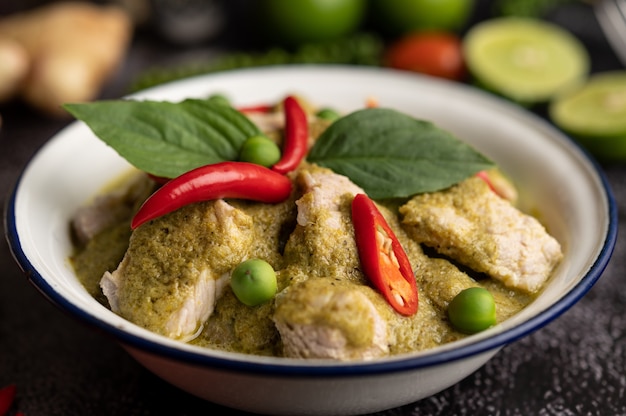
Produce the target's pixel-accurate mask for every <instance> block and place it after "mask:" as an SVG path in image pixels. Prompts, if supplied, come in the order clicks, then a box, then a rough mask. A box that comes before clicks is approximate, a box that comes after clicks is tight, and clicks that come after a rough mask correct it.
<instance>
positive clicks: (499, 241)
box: [400, 178, 563, 293]
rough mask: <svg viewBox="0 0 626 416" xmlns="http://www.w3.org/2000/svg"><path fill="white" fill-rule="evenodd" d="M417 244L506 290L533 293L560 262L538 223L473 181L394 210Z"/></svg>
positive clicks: (553, 242) (480, 182)
mask: <svg viewBox="0 0 626 416" xmlns="http://www.w3.org/2000/svg"><path fill="white" fill-rule="evenodd" d="M400 213H401V215H402V216H403V220H402V223H403V225H404V227H405V229H406V230H407V232H408V233H409V235H410V236H411V237H412V238H414V239H415V240H416V241H417V242H419V243H422V244H425V245H427V246H430V247H433V248H434V249H435V250H437V251H438V252H439V253H441V254H443V255H445V256H448V257H450V258H452V259H454V260H455V261H457V262H459V263H460V264H463V265H465V266H467V267H469V268H470V269H472V270H474V271H476V272H478V273H485V274H487V275H489V276H490V277H492V278H494V279H496V280H499V281H501V282H503V283H504V284H505V285H506V286H508V287H512V288H516V289H520V290H523V291H526V292H530V293H534V292H536V291H538V290H539V289H540V288H541V287H542V285H543V284H544V283H545V281H546V280H547V279H548V277H549V276H550V274H551V273H552V270H553V269H554V268H555V266H556V265H557V264H558V263H559V261H560V260H561V258H562V257H563V254H562V251H561V247H560V245H559V243H558V242H557V241H556V239H554V238H553V237H552V236H550V235H549V234H548V233H547V231H546V229H545V228H544V227H543V225H541V223H540V222H539V221H538V220H537V219H536V218H534V217H532V216H530V215H526V214H524V213H523V212H521V211H519V210H518V209H517V208H515V207H514V206H513V205H512V204H511V203H510V202H509V201H507V200H505V199H503V198H501V197H499V196H497V195H496V194H495V193H494V192H493V191H491V190H490V188H489V186H488V185H487V184H486V183H485V182H484V181H483V180H481V179H479V178H470V179H468V180H466V181H464V182H461V183H460V184H458V185H456V186H453V187H451V188H450V189H448V190H445V191H442V192H436V193H429V194H422V195H418V196H416V197H414V198H413V199H411V200H410V201H409V202H408V203H407V204H405V205H404V206H402V207H401V208H400Z"/></svg>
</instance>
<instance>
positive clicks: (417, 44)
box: [386, 32, 465, 81]
mask: <svg viewBox="0 0 626 416" xmlns="http://www.w3.org/2000/svg"><path fill="white" fill-rule="evenodd" d="M386 64H387V65H388V66H390V67H392V68H397V69H403V70H407V71H413V72H419V73H422V74H428V75H433V76H436V77H440V78H446V79H450V80H454V81H460V80H462V79H463V78H464V77H465V61H464V59H463V52H462V49H461V40H460V38H459V37H458V36H456V35H454V34H452V33H446V32H419V33H414V34H410V35H407V36H405V37H403V38H400V39H399V40H397V41H396V42H395V43H393V44H392V45H391V46H390V47H389V50H388V51H387V54H386Z"/></svg>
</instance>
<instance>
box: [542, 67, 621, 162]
mask: <svg viewBox="0 0 626 416" xmlns="http://www.w3.org/2000/svg"><path fill="white" fill-rule="evenodd" d="M549 115H550V118H551V119H552V121H553V122H554V123H555V124H556V125H557V126H558V127H560V128H561V129H563V130H564V131H566V132H568V133H570V134H571V135H572V136H574V137H575V138H576V139H577V140H578V141H579V142H580V143H581V144H582V145H583V146H585V147H586V148H587V149H588V150H589V151H590V152H591V153H593V154H594V155H595V156H596V157H598V158H599V159H602V160H603V161H623V160H626V71H611V72H604V73H597V74H595V75H592V76H591V77H590V78H589V80H588V82H587V83H585V84H583V85H581V86H580V87H579V88H576V89H573V90H571V91H568V92H566V93H565V94H563V95H560V96H558V97H557V98H555V100H554V101H553V102H552V103H551V104H550V107H549Z"/></svg>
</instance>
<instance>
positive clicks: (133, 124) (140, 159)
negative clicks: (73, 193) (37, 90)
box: [65, 99, 261, 178]
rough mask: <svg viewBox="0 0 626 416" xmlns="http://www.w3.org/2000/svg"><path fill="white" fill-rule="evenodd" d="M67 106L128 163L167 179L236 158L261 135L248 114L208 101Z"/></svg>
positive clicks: (117, 101)
mask: <svg viewBox="0 0 626 416" xmlns="http://www.w3.org/2000/svg"><path fill="white" fill-rule="evenodd" d="M65 108H66V109H67V110H68V111H69V112H70V113H71V114H72V115H73V116H74V117H76V118H77V119H79V120H82V121H84V122H85V123H86V124H87V125H88V126H89V127H90V128H91V130H93V132H94V133H95V134H96V135H97V136H98V137H99V138H100V139H101V140H103V141H104V142H105V143H107V144H108V145H109V146H111V147H112V148H114V149H115V150H116V151H117V152H118V153H119V154H120V155H121V156H122V157H124V158H125V159H126V160H128V162H129V163H131V164H132V165H134V166H135V167H137V168H138V169H140V170H143V171H145V172H148V173H150V174H152V175H155V176H160V177H166V178H173V177H176V176H179V175H181V174H182V173H184V172H188V171H190V170H192V169H194V168H196V167H199V166H202V165H206V164H209V163H217V162H222V161H227V160H237V158H238V157H239V152H240V149H241V147H242V145H243V143H244V142H245V141H246V140H247V139H248V138H249V137H252V136H256V135H260V134H261V131H260V130H259V128H258V127H257V126H256V125H254V124H253V123H252V122H251V121H250V120H249V119H248V118H247V117H246V116H244V115H243V114H241V113H239V112H238V111H237V110H235V109H233V108H232V107H230V106H225V105H223V104H222V103H219V102H211V100H197V99H189V100H185V101H182V102H179V103H170V102H157V101H130V100H110V101H98V102H92V103H84V104H67V105H65Z"/></svg>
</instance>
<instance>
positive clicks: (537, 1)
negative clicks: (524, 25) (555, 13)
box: [492, 0, 581, 17]
mask: <svg viewBox="0 0 626 416" xmlns="http://www.w3.org/2000/svg"><path fill="white" fill-rule="evenodd" d="M580 2H581V0H495V1H494V2H493V5H492V8H493V11H494V14H495V15H496V16H517V17H543V16H545V15H546V14H547V13H548V12H549V11H551V10H553V9H555V8H557V7H559V6H563V5H566V4H570V3H580Z"/></svg>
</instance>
